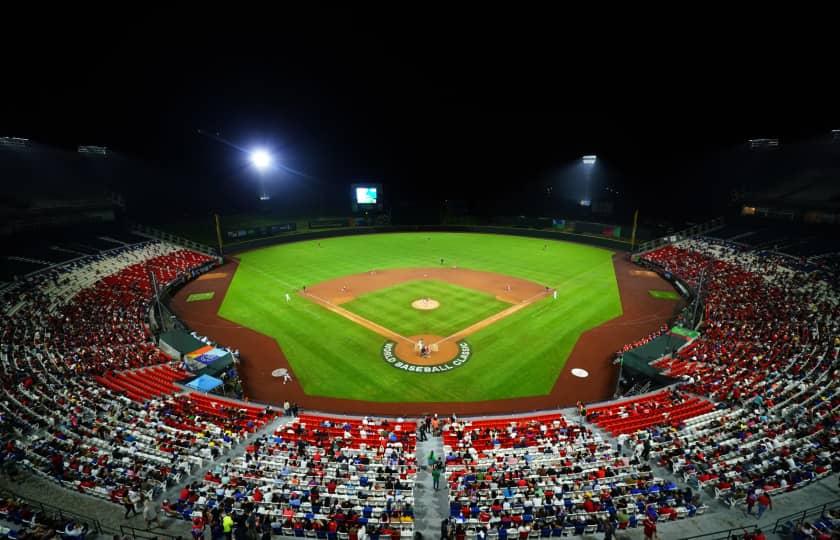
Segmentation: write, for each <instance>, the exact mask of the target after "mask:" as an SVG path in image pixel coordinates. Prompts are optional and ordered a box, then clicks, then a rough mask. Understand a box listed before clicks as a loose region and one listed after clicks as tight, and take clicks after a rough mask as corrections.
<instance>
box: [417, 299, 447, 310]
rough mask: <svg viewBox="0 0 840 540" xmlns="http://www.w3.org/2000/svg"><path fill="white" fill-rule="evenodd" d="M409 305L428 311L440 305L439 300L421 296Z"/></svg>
mask: <svg viewBox="0 0 840 540" xmlns="http://www.w3.org/2000/svg"><path fill="white" fill-rule="evenodd" d="M411 307H413V308H414V309H422V310H424V311H428V310H430V309H437V308H439V307H440V302H438V301H437V300H432V299H431V298H421V299H420V300H415V301H414V302H412V303H411Z"/></svg>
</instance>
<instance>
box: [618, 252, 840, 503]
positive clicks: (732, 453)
mask: <svg viewBox="0 0 840 540" xmlns="http://www.w3.org/2000/svg"><path fill="white" fill-rule="evenodd" d="M643 259H644V260H645V261H647V262H648V263H650V264H654V265H656V266H658V267H659V268H661V269H663V270H665V271H668V272H671V273H673V274H675V275H677V276H678V277H680V278H682V279H684V280H685V281H687V282H688V283H690V284H692V285H693V286H695V287H698V286H699V287H700V290H701V291H703V296H702V302H703V322H702V325H701V326H700V328H699V330H700V332H701V335H700V337H699V338H698V339H696V340H694V341H693V342H692V343H691V344H689V345H688V346H686V347H684V348H682V349H681V350H679V351H678V352H677V353H676V354H675V355H674V357H673V358H670V359H667V360H664V361H662V362H660V363H659V366H660V367H662V368H665V370H666V373H667V374H670V375H672V376H675V377H679V378H681V380H682V384H681V385H680V388H681V390H682V391H684V392H690V393H693V394H696V395H700V396H704V397H707V398H709V399H711V400H712V401H714V402H715V404H716V410H715V411H710V412H708V413H705V414H703V415H700V416H696V417H694V418H691V419H688V420H686V421H685V422H684V423H683V425H682V426H662V425H661V426H656V427H651V428H649V429H647V430H645V431H642V432H640V433H636V434H635V435H634V436H633V438H634V439H636V440H649V441H650V442H649V443H648V444H651V445H652V447H653V449H654V452H653V454H654V456H655V457H656V458H657V459H658V460H659V461H660V463H662V464H663V465H666V466H668V467H670V468H671V469H672V470H673V471H674V472H675V473H679V474H682V475H684V477H685V479H686V481H688V482H689V483H690V484H691V485H695V486H698V487H708V488H709V489H712V490H713V492H714V493H715V495H716V496H717V497H720V498H721V499H723V500H725V501H727V502H729V503H731V504H745V505H746V504H748V501H750V500H754V499H756V498H757V497H759V496H761V495H762V494H773V493H777V492H780V491H786V490H791V489H794V488H796V487H800V486H803V485H806V484H808V483H810V482H811V481H813V480H815V479H817V478H821V477H823V476H825V475H827V474H830V473H831V471H832V469H833V470H838V469H840V461H838V456H840V434H838V426H837V424H838V423H837V420H838V407H840V371H839V370H838V365H840V364H839V362H840V360H838V353H840V295H838V292H837V289H836V288H835V287H833V286H832V284H831V283H829V282H827V281H825V280H824V279H822V274H821V273H819V272H813V271H811V268H810V267H809V266H807V265H801V264H797V263H796V260H793V259H791V258H789V257H785V256H781V255H777V254H772V253H765V252H753V251H748V250H745V249H744V248H743V247H739V246H735V245H730V244H726V243H724V242H720V241H717V242H714V241H706V240H703V239H692V240H686V241H683V242H680V243H678V244H676V245H672V246H666V247H663V248H660V249H657V250H655V251H652V252H650V253H647V254H645V255H644V257H643ZM701 275H702V286H700V279H701Z"/></svg>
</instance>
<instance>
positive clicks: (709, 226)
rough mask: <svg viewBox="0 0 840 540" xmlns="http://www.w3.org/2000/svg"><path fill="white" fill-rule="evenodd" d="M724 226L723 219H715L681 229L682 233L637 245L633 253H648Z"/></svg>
mask: <svg viewBox="0 0 840 540" xmlns="http://www.w3.org/2000/svg"><path fill="white" fill-rule="evenodd" d="M724 225H725V221H724V219H723V217H717V218H715V219H712V220H709V221H707V222H705V223H699V224H697V225H694V226H693V227H689V228H687V229H683V230H682V231H678V232H675V233H673V234H669V235H666V236H663V237H661V238H656V239H653V240H649V241H647V242H644V243H642V244H639V247H637V248H636V250H635V253H642V252H645V251H650V250H652V249H656V248H658V247H661V246H665V245H668V244H673V243H674V242H678V241H680V240H685V239H687V238H692V237H694V236H698V235H701V234H705V233H707V232H711V231H714V230H715V229H719V228H721V227H723V226H724Z"/></svg>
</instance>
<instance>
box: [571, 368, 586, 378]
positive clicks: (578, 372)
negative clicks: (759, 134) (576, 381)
mask: <svg viewBox="0 0 840 540" xmlns="http://www.w3.org/2000/svg"><path fill="white" fill-rule="evenodd" d="M572 375H574V376H575V377H580V378H581V379H583V378H584V377H589V372H588V371H586V370H585V369H580V368H577V367H576V368H572Z"/></svg>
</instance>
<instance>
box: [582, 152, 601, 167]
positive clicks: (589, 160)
mask: <svg viewBox="0 0 840 540" xmlns="http://www.w3.org/2000/svg"><path fill="white" fill-rule="evenodd" d="M596 161H598V156H596V155H594V154H593V155H587V156H583V164H584V165H595V162H596Z"/></svg>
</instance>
